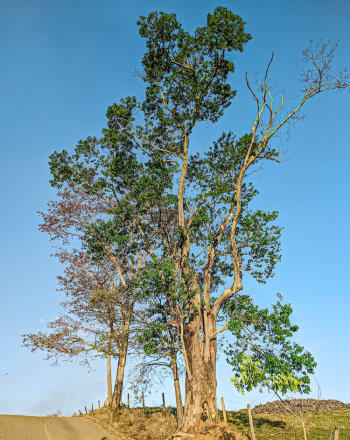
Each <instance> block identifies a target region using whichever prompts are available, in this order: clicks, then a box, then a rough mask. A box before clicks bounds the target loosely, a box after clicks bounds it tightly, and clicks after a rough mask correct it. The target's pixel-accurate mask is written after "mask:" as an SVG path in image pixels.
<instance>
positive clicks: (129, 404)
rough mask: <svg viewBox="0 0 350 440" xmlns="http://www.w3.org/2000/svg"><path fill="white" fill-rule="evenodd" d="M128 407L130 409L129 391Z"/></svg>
mask: <svg viewBox="0 0 350 440" xmlns="http://www.w3.org/2000/svg"><path fill="white" fill-rule="evenodd" d="M128 408H129V409H130V396H129V393H128Z"/></svg>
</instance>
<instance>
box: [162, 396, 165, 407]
mask: <svg viewBox="0 0 350 440" xmlns="http://www.w3.org/2000/svg"><path fill="white" fill-rule="evenodd" d="M162 399H163V409H164V410H165V396H164V393H162Z"/></svg>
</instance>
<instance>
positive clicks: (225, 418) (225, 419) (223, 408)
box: [221, 397, 227, 423]
mask: <svg viewBox="0 0 350 440" xmlns="http://www.w3.org/2000/svg"><path fill="white" fill-rule="evenodd" d="M221 406H222V415H223V416H224V422H225V423H227V417H226V410H225V402H224V398H223V397H221Z"/></svg>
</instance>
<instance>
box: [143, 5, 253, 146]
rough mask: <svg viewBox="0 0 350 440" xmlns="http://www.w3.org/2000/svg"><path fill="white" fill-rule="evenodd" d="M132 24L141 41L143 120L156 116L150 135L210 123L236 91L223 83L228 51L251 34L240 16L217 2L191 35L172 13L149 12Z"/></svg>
mask: <svg viewBox="0 0 350 440" xmlns="http://www.w3.org/2000/svg"><path fill="white" fill-rule="evenodd" d="M138 25H139V32H140V35H141V36H142V37H143V38H145V39H146V46H147V52H146V53H145V55H144V57H143V61H142V64H143V68H144V72H143V74H142V78H143V80H144V81H145V82H147V83H148V86H147V90H146V100H145V101H144V103H143V106H142V108H143V110H144V112H145V117H146V120H147V121H149V122H151V121H152V123H154V121H156V125H155V127H154V129H153V135H154V136H155V137H159V138H164V136H167V137H169V131H170V132H171V131H175V130H177V129H178V128H180V130H181V131H182V132H190V131H191V129H192V128H193V127H194V125H195V123H196V122H197V121H211V122H216V121H217V120H218V119H219V118H220V116H222V114H223V111H224V109H225V108H227V107H228V106H229V105H230V103H231V101H232V99H233V97H234V96H235V94H236V92H235V91H234V90H232V89H231V86H230V85H229V84H228V83H227V78H228V74H229V73H233V72H234V65H233V62H232V61H231V60H230V59H228V54H229V53H230V52H232V51H240V52H242V51H243V45H244V44H246V43H247V42H248V41H249V40H250V39H251V36H250V34H247V33H245V32H244V25H245V23H244V22H243V20H242V19H241V18H240V17H239V16H238V15H235V14H233V13H232V12H231V11H229V10H228V9H227V8H224V7H217V8H216V9H215V10H214V13H213V14H208V16H207V25H206V26H204V27H202V28H198V29H197V30H196V31H195V33H194V35H190V34H189V33H188V32H186V31H184V30H183V28H182V26H181V24H180V23H179V22H178V21H177V18H176V15H175V14H165V13H163V12H159V13H158V12H152V13H151V14H149V15H148V17H143V16H142V17H140V20H139V22H138ZM164 104H165V105H164Z"/></svg>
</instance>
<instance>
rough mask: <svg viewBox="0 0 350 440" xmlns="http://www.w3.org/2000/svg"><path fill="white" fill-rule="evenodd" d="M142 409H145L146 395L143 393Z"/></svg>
mask: <svg viewBox="0 0 350 440" xmlns="http://www.w3.org/2000/svg"><path fill="white" fill-rule="evenodd" d="M142 407H143V409H145V393H144V392H143V391H142Z"/></svg>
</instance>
